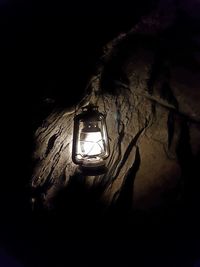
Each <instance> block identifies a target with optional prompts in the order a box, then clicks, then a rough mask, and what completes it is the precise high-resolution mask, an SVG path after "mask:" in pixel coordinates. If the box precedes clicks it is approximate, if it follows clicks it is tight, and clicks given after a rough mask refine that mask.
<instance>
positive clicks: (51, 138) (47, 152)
mask: <svg viewBox="0 0 200 267" xmlns="http://www.w3.org/2000/svg"><path fill="white" fill-rule="evenodd" d="M57 137H58V134H54V135H52V136H51V137H50V139H49V141H48V145H47V149H46V152H45V156H48V154H49V152H50V151H51V149H52V148H53V146H54V143H55V141H56V139H57Z"/></svg>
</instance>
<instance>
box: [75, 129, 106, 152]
mask: <svg viewBox="0 0 200 267" xmlns="http://www.w3.org/2000/svg"><path fill="white" fill-rule="evenodd" d="M80 148H81V154H82V155H83V156H97V155H100V154H101V153H102V152H103V151H104V146H103V140H102V135H101V132H100V131H98V132H82V133H81V136H80Z"/></svg>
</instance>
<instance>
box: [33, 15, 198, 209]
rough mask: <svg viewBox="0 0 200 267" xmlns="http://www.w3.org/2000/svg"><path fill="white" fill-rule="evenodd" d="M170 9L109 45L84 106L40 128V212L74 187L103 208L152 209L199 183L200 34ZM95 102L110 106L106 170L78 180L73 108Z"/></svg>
mask: <svg viewBox="0 0 200 267" xmlns="http://www.w3.org/2000/svg"><path fill="white" fill-rule="evenodd" d="M172 11H173V10H172ZM173 12H175V11H173ZM173 12H171V16H170V18H169V16H168V17H167V18H166V17H165V16H163V14H162V12H161V11H160V10H158V11H157V13H156V12H154V13H153V14H152V15H151V16H149V17H147V18H144V19H143V20H142V21H141V22H140V23H139V24H138V25H136V26H135V27H134V28H133V29H132V30H131V31H130V32H128V33H126V34H121V35H120V36H118V37H117V38H116V39H114V40H113V41H111V42H110V43H109V44H108V45H107V46H105V48H104V53H103V56H102V57H101V58H100V60H99V62H98V65H97V68H96V70H95V72H94V75H93V76H92V78H91V80H90V81H89V84H88V87H87V91H86V96H85V98H84V99H83V100H82V101H81V103H78V104H77V106H76V107H73V108H71V109H66V110H58V109H57V110H54V111H53V112H52V114H51V115H50V116H49V117H48V118H47V119H46V120H45V121H44V122H43V124H42V125H41V127H39V128H38V130H37V131H36V133H35V139H36V147H35V151H34V160H35V163H36V164H35V168H34V173H33V178H32V184H31V186H32V190H33V195H32V203H33V204H34V207H35V208H36V207H38V206H43V207H53V206H56V205H58V203H59V202H57V199H58V196H59V194H61V192H63V191H64V190H65V189H66V192H65V194H67V193H68V191H67V189H68V188H70V187H72V186H73V184H74V183H76V185H77V188H78V187H79V186H80V185H81V186H82V187H83V188H84V190H85V191H86V192H87V194H93V197H94V198H95V201H97V202H98V203H101V205H103V206H105V207H113V206H117V207H119V208H122V209H128V210H132V209H136V210H150V209H152V208H157V207H161V208H162V207H166V206H170V205H176V204H177V203H178V201H180V199H182V198H183V197H184V194H185V192H187V190H188V188H190V187H189V186H188V184H190V183H194V181H193V177H192V175H193V173H192V170H194V169H195V168H196V170H197V167H196V166H197V165H198V164H199V155H200V105H199V104H200V79H199V77H200V57H199V51H200V42H199V40H200V39H199V38H200V36H199V28H198V27H197V26H196V27H195V28H193V22H192V21H189V22H187V27H185V25H183V23H182V22H180V23H179V21H178V20H175V17H176V16H175V13H173ZM197 25H198V24H197ZM90 101H92V102H95V103H96V104H97V105H98V106H99V110H100V111H104V109H105V111H106V113H107V118H106V120H107V128H108V135H109V139H110V150H111V154H110V156H109V158H108V160H107V167H108V172H107V173H106V174H104V175H98V176H83V175H81V174H80V173H79V172H78V166H76V165H75V164H74V163H73V162H72V159H71V151H72V131H73V118H74V113H75V108H76V109H77V110H76V112H78V110H80V109H81V107H82V106H84V105H85V104H87V103H89V102H90ZM198 172H199V170H198ZM198 176H199V173H197V174H196V176H195V177H198ZM195 181H196V180H195ZM69 190H70V189H69ZM73 190H74V191H73V192H74V193H75V194H79V193H80V192H79V191H78V189H77V192H76V186H75V189H73ZM94 198H93V200H94ZM55 203H56V204H55ZM62 205H63V204H62Z"/></svg>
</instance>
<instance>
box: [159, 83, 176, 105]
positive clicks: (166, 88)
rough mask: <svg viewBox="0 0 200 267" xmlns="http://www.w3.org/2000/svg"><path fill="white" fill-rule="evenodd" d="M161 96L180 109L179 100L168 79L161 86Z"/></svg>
mask: <svg viewBox="0 0 200 267" xmlns="http://www.w3.org/2000/svg"><path fill="white" fill-rule="evenodd" d="M160 97H161V98H163V99H164V100H167V102H168V103H169V104H172V105H173V106H174V107H175V109H176V110H178V109H179V107H178V101H177V100H176V98H175V96H174V94H173V92H172V89H171V88H170V85H169V83H168V82H167V81H165V82H164V83H163V84H162V86H161V88H160Z"/></svg>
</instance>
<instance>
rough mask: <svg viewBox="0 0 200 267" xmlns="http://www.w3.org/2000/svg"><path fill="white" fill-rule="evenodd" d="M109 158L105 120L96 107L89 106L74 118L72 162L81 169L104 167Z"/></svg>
mask: <svg viewBox="0 0 200 267" xmlns="http://www.w3.org/2000/svg"><path fill="white" fill-rule="evenodd" d="M108 156H109V141H108V134H107V127H106V118H105V115H104V114H103V113H100V112H99V111H98V106H94V105H92V104H89V105H88V106H85V107H83V108H82V112H81V113H79V114H78V115H76V116H75V117H74V132H73V148H72V160H73V162H74V163H75V164H78V165H80V166H81V167H83V168H89V169H90V168H91V169H92V168H93V169H94V168H99V167H103V166H105V159H106V158H107V157H108Z"/></svg>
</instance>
